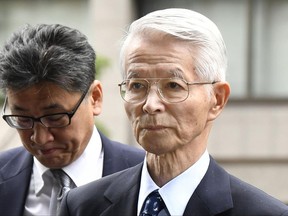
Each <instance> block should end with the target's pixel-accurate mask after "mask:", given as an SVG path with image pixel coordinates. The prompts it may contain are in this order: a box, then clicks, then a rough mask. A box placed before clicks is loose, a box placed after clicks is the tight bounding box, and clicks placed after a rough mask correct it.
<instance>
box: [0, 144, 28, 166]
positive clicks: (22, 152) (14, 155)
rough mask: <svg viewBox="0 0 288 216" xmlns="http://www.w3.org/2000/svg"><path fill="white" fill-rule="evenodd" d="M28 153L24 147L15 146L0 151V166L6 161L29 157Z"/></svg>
mask: <svg viewBox="0 0 288 216" xmlns="http://www.w3.org/2000/svg"><path fill="white" fill-rule="evenodd" d="M29 155H30V154H29V153H28V152H27V151H26V149H25V148H24V147H22V146H21V147H17V148H13V149H9V150H5V151H2V152H0V167H2V166H4V165H5V164H6V163H7V162H8V161H12V160H19V161H21V160H22V159H23V158H26V157H29Z"/></svg>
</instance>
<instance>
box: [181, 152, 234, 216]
mask: <svg viewBox="0 0 288 216" xmlns="http://www.w3.org/2000/svg"><path fill="white" fill-rule="evenodd" d="M232 207H233V201H232V194H231V187H230V177H229V174H228V173H227V172H226V171H225V170H224V169H222V168H221V167H220V166H219V165H218V164H217V163H216V162H215V160H214V159H213V158H212V157H211V158H210V164H209V168H208V170H207V173H206V174H205V176H204V178H203V179H202V181H201V182H200V184H199V185H198V187H197V188H196V190H195V192H194V194H193V195H192V197H191V199H190V200H189V202H188V204H187V207H186V209H185V212H184V216H188V215H189V216H194V215H195V216H196V215H207V216H209V215H216V214H219V213H221V212H224V211H227V210H228V209H230V208H232Z"/></svg>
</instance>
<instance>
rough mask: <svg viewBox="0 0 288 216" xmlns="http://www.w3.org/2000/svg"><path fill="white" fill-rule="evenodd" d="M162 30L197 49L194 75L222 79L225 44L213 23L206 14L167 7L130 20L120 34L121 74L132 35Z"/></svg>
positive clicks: (191, 48) (205, 78)
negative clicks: (127, 26)
mask: <svg viewBox="0 0 288 216" xmlns="http://www.w3.org/2000/svg"><path fill="white" fill-rule="evenodd" d="M147 32H156V33H157V32H162V33H164V34H165V35H170V36H172V37H174V38H175V39H176V40H181V41H186V42H187V45H188V46H189V48H190V50H195V49H196V50H197V56H193V54H192V53H195V52H191V55H192V58H193V60H194V61H195V72H196V75H197V76H198V77H199V78H200V79H203V80H206V81H225V76H226V75H225V74H226V70H227V55H226V46H225V43H224V41H223V38H222V35H221V33H220V31H219V29H218V28H217V26H216V25H215V24H214V23H213V22H212V21H211V20H210V19H208V18H207V17H205V16H203V15H202V14H200V13H197V12H195V11H191V10H188V9H179V8H171V9H164V10H158V11H154V12H151V13H149V14H147V15H145V16H143V17H142V18H140V19H138V20H136V21H134V22H133V23H132V24H131V25H130V27H129V29H128V32H127V34H126V37H125V38H124V41H123V45H122V48H121V52H120V64H121V70H122V76H123V78H124V77H125V52H126V49H127V47H128V46H129V42H130V41H131V39H132V38H133V37H134V36H137V35H141V34H142V35H143V34H145V33H147Z"/></svg>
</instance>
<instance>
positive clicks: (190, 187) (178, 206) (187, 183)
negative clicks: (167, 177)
mask: <svg viewBox="0 0 288 216" xmlns="http://www.w3.org/2000/svg"><path fill="white" fill-rule="evenodd" d="M209 162H210V158H209V153H208V151H207V150H206V151H205V152H204V154H203V155H202V156H201V157H200V159H199V160H198V161H197V162H196V163H195V164H193V165H192V166H191V167H190V168H188V169H187V170H186V171H184V172H183V173H181V174H180V175H179V176H177V177H176V178H174V179H172V180H171V181H169V182H168V183H167V184H165V185H164V186H163V187H161V188H159V187H158V186H157V185H156V184H155V182H154V181H153V180H152V178H151V176H150V175H149V172H148V169H147V164H146V158H145V160H144V165H143V168H142V175H141V183H140V185H141V187H140V192H139V198H138V208H137V209H138V215H139V213H140V210H141V208H142V205H143V203H144V200H145V199H146V197H147V196H148V195H149V194H150V193H151V192H152V191H153V190H155V189H159V193H160V195H161V197H162V199H163V200H164V202H165V204H166V206H167V208H168V211H169V213H170V214H171V215H183V213H184V211H185V208H186V206H187V203H188V201H189V199H190V198H191V196H192V194H193V193H194V191H195V189H196V188H197V186H198V185H199V183H200V182H201V180H202V178H203V177H204V175H205V173H206V172H207V170H208V166H209ZM175 200H177V202H175Z"/></svg>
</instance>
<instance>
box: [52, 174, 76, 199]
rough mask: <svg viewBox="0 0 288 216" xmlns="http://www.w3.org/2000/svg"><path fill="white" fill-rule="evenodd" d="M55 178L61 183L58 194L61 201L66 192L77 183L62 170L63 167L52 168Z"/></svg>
mask: <svg viewBox="0 0 288 216" xmlns="http://www.w3.org/2000/svg"><path fill="white" fill-rule="evenodd" d="M51 172H52V173H53V176H54V178H55V179H56V181H57V182H58V184H59V185H60V190H59V192H58V195H57V200H58V201H59V202H61V200H62V198H63V196H64V195H65V193H67V192H68V191H69V190H70V189H72V188H75V187H76V185H75V183H74V182H73V180H72V179H71V178H70V177H69V176H68V175H67V174H66V173H65V172H64V171H63V170H62V169H53V170H51Z"/></svg>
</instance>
